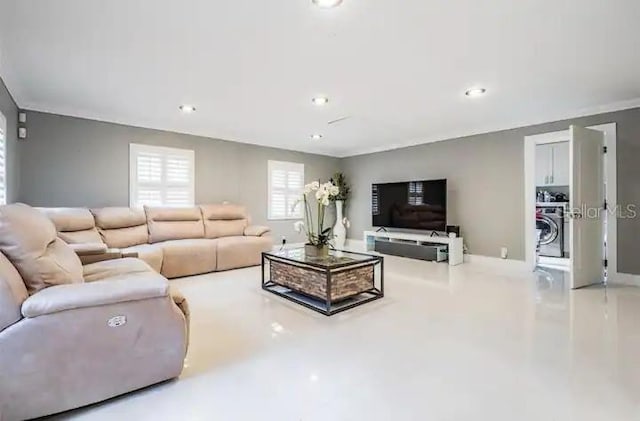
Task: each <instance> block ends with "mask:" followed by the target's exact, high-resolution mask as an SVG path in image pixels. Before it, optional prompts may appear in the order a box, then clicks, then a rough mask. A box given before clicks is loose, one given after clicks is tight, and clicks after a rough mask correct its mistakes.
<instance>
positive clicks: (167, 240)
mask: <svg viewBox="0 0 640 421" xmlns="http://www.w3.org/2000/svg"><path fill="white" fill-rule="evenodd" d="M40 210H41V211H43V212H44V213H45V214H46V215H48V216H49V218H50V219H51V220H52V221H53V222H54V224H55V226H56V228H57V230H58V235H59V237H60V238H61V239H63V240H64V241H66V242H67V243H69V244H72V245H73V244H93V245H96V244H97V245H103V246H104V247H107V248H117V249H120V250H121V251H122V252H123V253H124V254H125V255H127V254H132V255H136V254H137V257H138V258H140V259H142V260H144V261H145V262H146V263H147V264H148V265H149V266H151V267H152V268H153V269H154V270H155V271H157V272H159V273H161V274H162V275H164V276H166V277H167V278H178V277H183V276H189V275H198V274H202V273H207V272H213V271H221V270H228V269H235V268H241V267H246V266H254V265H259V264H260V258H261V254H262V252H263V251H268V250H270V249H271V247H272V246H273V243H272V240H271V237H270V235H269V229H268V228H267V227H262V226H252V225H250V224H249V216H248V214H247V211H246V209H245V208H244V207H243V206H239V205H232V204H214V205H202V206H197V207H192V208H157V207H144V209H134V208H127V207H107V208H97V209H86V208H40Z"/></svg>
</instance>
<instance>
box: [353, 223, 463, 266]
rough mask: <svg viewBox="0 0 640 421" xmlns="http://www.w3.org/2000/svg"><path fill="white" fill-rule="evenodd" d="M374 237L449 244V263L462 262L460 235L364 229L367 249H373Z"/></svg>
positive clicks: (424, 243)
mask: <svg viewBox="0 0 640 421" xmlns="http://www.w3.org/2000/svg"><path fill="white" fill-rule="evenodd" d="M376 239H384V240H387V241H391V242H394V241H397V242H403V243H407V242H410V243H415V244H416V245H430V244H447V245H448V246H449V265H450V266H455V265H459V264H462V263H463V258H464V247H463V245H462V244H463V242H462V237H455V238H450V237H439V236H436V235H434V236H431V235H429V234H413V233H408V232H393V231H388V232H386V231H365V232H364V244H365V247H366V250H367V251H374V247H375V241H376Z"/></svg>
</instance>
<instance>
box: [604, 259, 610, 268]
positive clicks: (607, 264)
mask: <svg viewBox="0 0 640 421" xmlns="http://www.w3.org/2000/svg"><path fill="white" fill-rule="evenodd" d="M608 266H609V260H608V259H604V267H608Z"/></svg>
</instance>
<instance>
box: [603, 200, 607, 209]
mask: <svg viewBox="0 0 640 421" xmlns="http://www.w3.org/2000/svg"><path fill="white" fill-rule="evenodd" d="M604 210H607V201H606V200H605V201H604Z"/></svg>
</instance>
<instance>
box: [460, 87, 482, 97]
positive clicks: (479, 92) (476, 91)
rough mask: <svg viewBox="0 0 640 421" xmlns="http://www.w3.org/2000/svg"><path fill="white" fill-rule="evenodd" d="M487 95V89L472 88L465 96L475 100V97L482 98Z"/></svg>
mask: <svg viewBox="0 0 640 421" xmlns="http://www.w3.org/2000/svg"><path fill="white" fill-rule="evenodd" d="M486 93H487V90H486V89H485V88H471V89H469V90H467V92H465V93H464V94H465V95H466V96H468V97H470V98H475V97H479V96H482V95H484V94H486Z"/></svg>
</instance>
